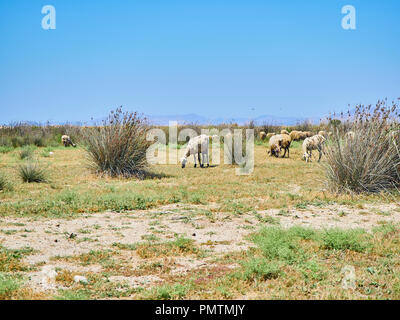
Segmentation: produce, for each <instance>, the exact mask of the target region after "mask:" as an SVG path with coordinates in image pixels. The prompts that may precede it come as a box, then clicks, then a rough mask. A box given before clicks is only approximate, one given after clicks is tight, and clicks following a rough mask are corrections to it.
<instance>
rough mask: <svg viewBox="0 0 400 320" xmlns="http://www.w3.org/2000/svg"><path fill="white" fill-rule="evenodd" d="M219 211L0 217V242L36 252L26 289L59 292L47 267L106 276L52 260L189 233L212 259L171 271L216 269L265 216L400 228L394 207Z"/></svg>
mask: <svg viewBox="0 0 400 320" xmlns="http://www.w3.org/2000/svg"><path fill="white" fill-rule="evenodd" d="M216 207H217V205H216V204H213V205H211V206H210V205H187V204H173V205H167V206H163V207H159V208H156V209H151V210H143V211H135V212H130V213H115V212H105V213H99V214H87V215H83V216H79V217H77V218H75V219H71V218H69V219H48V218H47V219H46V218H35V219H33V218H16V217H5V218H0V229H1V230H2V231H3V232H0V243H1V244H2V245H3V246H4V247H7V248H10V249H19V248H23V247H31V248H33V249H34V250H35V252H34V253H33V254H32V255H29V256H27V257H26V258H25V259H24V262H26V263H27V264H29V265H32V266H35V264H36V265H39V264H40V267H38V271H35V272H30V273H28V274H27V275H28V277H29V278H30V280H29V281H28V283H27V285H29V286H31V287H33V288H37V289H38V290H40V289H42V290H50V291H51V290H55V289H60V288H62V287H61V286H59V285H57V284H54V282H53V281H50V282H46V281H44V280H43V279H44V278H43V273H42V272H41V268H42V266H43V265H44V266H51V267H52V268H60V269H63V270H70V271H72V272H76V273H82V274H84V273H86V272H95V273H99V272H101V271H102V267H101V266H100V265H97V264H92V265H88V266H81V265H80V264H79V262H78V261H77V262H65V261H62V260H54V259H51V258H54V257H57V256H76V255H80V254H82V253H88V252H89V251H90V250H105V249H113V250H118V248H117V247H115V246H113V244H114V243H122V244H133V243H137V242H142V241H145V239H147V238H148V237H157V238H158V239H159V240H160V241H164V240H171V239H174V237H175V236H176V234H179V235H185V236H186V237H187V238H190V239H193V240H194V241H195V243H196V244H197V245H198V246H199V247H201V248H202V249H204V250H205V251H206V252H208V257H209V258H204V259H198V258H192V257H175V258H174V259H175V261H176V265H175V266H174V267H173V268H172V270H171V271H170V273H171V274H172V275H173V274H177V275H178V274H184V273H187V272H189V271H190V270H194V269H200V268H206V267H207V268H209V267H212V266H213V264H212V263H211V262H210V261H209V260H210V258H215V257H218V256H219V255H222V254H224V253H228V252H233V251H240V250H245V249H247V248H248V247H249V246H250V245H251V243H250V242H249V241H247V240H246V239H245V238H246V235H248V234H249V233H251V232H253V231H255V230H256V229H257V228H258V227H260V226H261V225H262V224H264V223H261V222H260V216H261V217H263V218H265V217H267V216H269V217H273V218H276V219H275V220H276V221H278V222H279V224H280V225H281V226H283V227H291V226H294V225H300V226H306V227H312V228H319V229H323V228H332V227H339V228H346V229H347V228H364V229H367V230H371V228H373V227H375V226H378V225H379V224H382V223H394V224H396V223H400V212H399V211H398V210H399V208H398V206H397V205H396V204H382V205H378V204H377V205H369V206H367V205H364V207H363V208H354V207H350V206H344V205H328V206H325V207H317V206H307V208H305V209H294V208H293V209H288V210H278V209H271V210H265V211H257V214H258V215H259V216H258V217H257V216H256V215H255V214H254V213H247V214H242V215H234V214H233V213H229V212H220V213H213V214H212V217H207V215H206V214H205V212H206V211H209V210H210V209H211V208H214V209H215V208H216ZM267 221H268V220H267ZM7 230H8V231H10V230H13V232H7ZM26 230H28V231H26ZM4 232H5V233H4ZM119 253H120V257H123V258H124V261H125V263H126V262H129V263H128V267H129V268H132V270H135V269H136V268H137V267H138V265H140V264H142V263H143V262H144V260H142V259H141V258H140V257H139V256H138V255H137V254H135V253H134V251H130V250H119ZM116 258H118V256H116ZM109 280H110V281H113V282H114V281H115V282H126V283H127V284H129V285H130V286H132V287H137V286H148V285H152V284H155V283H158V282H160V281H163V280H162V278H160V277H158V276H155V275H148V276H147V275H144V276H139V277H137V276H131V277H124V276H122V275H121V276H114V275H113V276H112V277H110V278H109Z"/></svg>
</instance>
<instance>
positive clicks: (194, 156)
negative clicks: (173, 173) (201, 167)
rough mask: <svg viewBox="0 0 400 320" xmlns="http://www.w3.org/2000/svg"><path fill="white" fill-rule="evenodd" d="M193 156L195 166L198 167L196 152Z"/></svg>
mask: <svg viewBox="0 0 400 320" xmlns="http://www.w3.org/2000/svg"><path fill="white" fill-rule="evenodd" d="M193 158H194V167H195V168H196V166H197V163H196V154H195V153H193Z"/></svg>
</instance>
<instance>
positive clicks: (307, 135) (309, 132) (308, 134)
mask: <svg viewBox="0 0 400 320" xmlns="http://www.w3.org/2000/svg"><path fill="white" fill-rule="evenodd" d="M304 133H305V134H306V138H311V137H312V136H313V135H314V134H313V133H312V132H311V131H306V132H304Z"/></svg>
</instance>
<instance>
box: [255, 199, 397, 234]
mask: <svg viewBox="0 0 400 320" xmlns="http://www.w3.org/2000/svg"><path fill="white" fill-rule="evenodd" d="M398 209H399V206H398V205H397V204H383V205H368V206H365V207H364V208H362V209H359V208H352V207H348V206H344V205H336V204H335V205H329V206H326V207H323V208H321V207H316V206H308V207H307V208H306V209H301V210H300V209H288V210H287V213H286V212H285V213H282V210H277V209H273V210H266V211H260V213H263V214H267V215H268V216H271V217H275V218H279V221H280V224H281V226H283V227H291V226H303V227H310V228H316V229H329V228H343V229H354V228H361V229H366V230H371V229H372V228H374V227H377V226H379V225H381V224H384V223H393V224H398V223H400V212H399V211H398Z"/></svg>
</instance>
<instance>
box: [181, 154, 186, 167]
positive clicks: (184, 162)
mask: <svg viewBox="0 0 400 320" xmlns="http://www.w3.org/2000/svg"><path fill="white" fill-rule="evenodd" d="M186 163H187V159H186V158H185V157H183V158H182V159H181V164H182V168H184V167H185V166H186Z"/></svg>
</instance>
